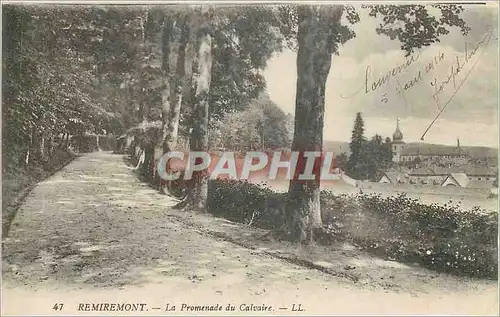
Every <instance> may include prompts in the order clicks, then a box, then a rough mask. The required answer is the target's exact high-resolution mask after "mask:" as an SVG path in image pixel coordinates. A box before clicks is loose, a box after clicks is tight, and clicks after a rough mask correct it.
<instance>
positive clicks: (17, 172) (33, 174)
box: [2, 149, 76, 237]
mask: <svg viewBox="0 0 500 317" xmlns="http://www.w3.org/2000/svg"><path fill="white" fill-rule="evenodd" d="M75 157H76V155H75V154H73V153H71V152H69V151H65V150H61V149H56V150H55V151H54V154H53V155H52V157H51V159H50V160H49V162H46V163H38V164H31V165H30V166H28V167H27V168H22V167H18V166H12V165H11V166H3V167H2V169H3V171H2V237H6V236H7V235H8V233H9V229H10V225H11V223H12V220H14V217H15V216H16V213H17V210H18V208H19V206H20V205H21V204H22V202H23V201H24V199H25V198H26V197H27V196H28V194H29V193H30V192H31V190H32V189H33V188H34V187H35V186H36V184H37V183H39V182H40V181H42V180H44V179H46V178H47V177H50V176H51V175H53V174H54V173H55V172H57V171H59V170H60V169H61V168H63V167H64V166H66V165H67V164H69V163H70V162H71V161H72V160H73V159H74V158H75Z"/></svg>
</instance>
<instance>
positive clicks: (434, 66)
mask: <svg viewBox="0 0 500 317" xmlns="http://www.w3.org/2000/svg"><path fill="white" fill-rule="evenodd" d="M491 36H492V33H491V32H489V33H487V34H486V35H485V36H484V37H483V39H482V40H481V41H479V42H478V43H476V44H475V45H474V46H473V48H472V50H470V49H469V45H468V44H467V43H466V44H465V52H464V54H463V57H461V56H458V55H457V56H454V57H452V56H447V55H446V54H445V53H444V52H438V53H437V54H435V55H434V56H432V57H431V58H430V59H429V60H428V61H426V62H425V63H424V65H423V66H420V67H419V68H417V69H414V67H412V66H414V64H416V62H417V61H419V60H420V58H421V55H420V53H416V54H413V55H410V56H408V57H406V58H405V60H404V62H402V63H401V64H399V65H396V66H394V67H392V68H391V69H390V70H388V71H385V72H384V73H382V75H378V76H375V75H374V73H373V69H372V66H371V65H368V66H367V67H366V68H365V74H364V81H363V85H362V86H361V87H360V88H359V89H358V90H357V91H356V92H355V93H353V94H351V95H349V96H342V95H341V97H342V98H346V99H347V98H351V97H354V96H355V95H358V94H359V93H363V94H369V93H374V92H377V91H379V90H381V89H382V88H384V87H386V86H387V85H388V84H389V83H390V82H391V81H394V82H395V90H396V95H398V96H399V97H400V98H401V99H403V100H406V99H405V97H404V93H405V92H407V91H410V90H412V89H413V88H415V87H417V86H418V85H419V84H421V83H423V82H424V80H425V79H426V78H427V77H429V76H433V75H434V76H436V75H435V73H436V72H438V66H441V64H443V63H444V62H445V61H448V60H450V59H452V58H453V61H452V65H451V66H450V67H449V68H448V69H447V71H445V73H446V76H445V78H444V79H441V80H439V79H438V78H437V77H434V78H433V79H432V80H431V81H430V85H431V87H432V88H433V91H434V92H433V95H432V97H433V99H434V100H435V101H436V103H437V104H438V107H439V97H440V95H441V93H442V92H443V91H444V90H445V88H446V86H447V85H449V84H451V83H452V84H453V87H454V88H456V87H457V76H458V74H459V73H460V72H462V70H463V69H464V67H465V66H466V64H468V63H469V62H470V60H471V59H472V58H473V57H474V56H475V55H477V53H478V51H479V49H480V48H481V47H482V46H486V45H487V44H488V43H489V42H490V39H491ZM411 68H413V69H411ZM441 69H442V68H441ZM408 71H414V74H413V75H410V79H407V80H405V81H403V82H401V81H400V80H399V79H398V78H399V77H400V76H401V75H403V74H404V73H407V72H408ZM389 99H390V96H389V94H388V92H387V91H382V98H381V102H383V103H387V102H388V101H389ZM439 108H440V109H441V107H439Z"/></svg>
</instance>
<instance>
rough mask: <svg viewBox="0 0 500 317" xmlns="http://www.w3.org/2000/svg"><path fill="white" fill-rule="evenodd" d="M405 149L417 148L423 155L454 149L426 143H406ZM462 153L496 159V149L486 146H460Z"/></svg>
mask: <svg viewBox="0 0 500 317" xmlns="http://www.w3.org/2000/svg"><path fill="white" fill-rule="evenodd" d="M405 148H407V149H412V150H414V151H416V150H417V148H418V149H419V150H420V151H421V152H425V153H443V152H451V151H452V150H454V149H456V146H453V145H443V144H428V143H417V142H414V143H407V144H406V145H405ZM460 148H461V149H462V151H463V152H465V153H466V154H467V155H468V156H470V157H473V158H496V157H497V156H498V149H495V148H491V147H487V146H461V147H460Z"/></svg>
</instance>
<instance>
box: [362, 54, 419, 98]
mask: <svg viewBox="0 0 500 317" xmlns="http://www.w3.org/2000/svg"><path fill="white" fill-rule="evenodd" d="M419 58H420V54H417V55H411V56H410V57H407V58H406V59H405V62H404V63H402V64H400V65H398V66H396V67H394V68H392V69H391V70H390V71H388V72H386V73H385V74H384V75H382V76H381V77H378V78H375V80H374V81H371V75H372V68H371V66H369V65H368V66H367V67H366V70H365V94H367V93H369V92H374V91H377V90H378V89H379V88H380V87H382V86H384V85H385V84H387V83H388V82H389V81H390V80H391V78H394V77H396V76H398V75H400V74H401V73H403V71H404V70H406V69H408V67H410V66H411V65H412V64H413V63H415V62H416V61H418V59H419Z"/></svg>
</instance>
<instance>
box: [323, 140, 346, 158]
mask: <svg viewBox="0 0 500 317" xmlns="http://www.w3.org/2000/svg"><path fill="white" fill-rule="evenodd" d="M323 151H325V152H333V153H335V155H339V154H341V153H345V154H347V155H349V154H351V150H350V149H349V142H342V141H327V140H325V141H323Z"/></svg>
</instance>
